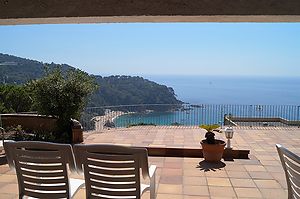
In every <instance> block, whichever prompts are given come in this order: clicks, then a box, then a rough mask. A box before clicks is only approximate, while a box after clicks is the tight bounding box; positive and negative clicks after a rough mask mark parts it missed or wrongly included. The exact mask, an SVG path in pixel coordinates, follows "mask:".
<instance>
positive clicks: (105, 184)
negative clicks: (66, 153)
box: [74, 144, 149, 199]
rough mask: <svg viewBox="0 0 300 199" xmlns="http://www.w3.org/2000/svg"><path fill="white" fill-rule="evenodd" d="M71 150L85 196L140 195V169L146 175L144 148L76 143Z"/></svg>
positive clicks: (146, 159)
mask: <svg viewBox="0 0 300 199" xmlns="http://www.w3.org/2000/svg"><path fill="white" fill-rule="evenodd" d="M74 153H75V159H76V164H77V169H78V170H79V171H84V176H85V186H86V197H87V198H97V197H100V198H136V199H138V198H140V168H141V169H142V174H143V176H144V177H146V176H149V173H148V172H149V171H148V153H147V149H144V148H130V147H124V146H116V145H97V144H95V145H82V144H78V145H74Z"/></svg>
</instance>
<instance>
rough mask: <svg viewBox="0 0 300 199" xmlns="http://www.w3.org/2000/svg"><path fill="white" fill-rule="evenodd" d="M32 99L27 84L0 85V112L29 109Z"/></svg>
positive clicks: (16, 111)
mask: <svg viewBox="0 0 300 199" xmlns="http://www.w3.org/2000/svg"><path fill="white" fill-rule="evenodd" d="M31 106H32V99H31V97H30V93H29V91H28V88H27V86H23V85H0V113H18V112H27V111H30V110H31Z"/></svg>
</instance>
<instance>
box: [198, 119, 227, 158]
mask: <svg viewBox="0 0 300 199" xmlns="http://www.w3.org/2000/svg"><path fill="white" fill-rule="evenodd" d="M219 127H220V126H219V125H217V124H212V125H200V128H203V129H205V130H206V131H207V132H206V134H205V138H206V139H204V140H202V141H201V142H200V143H201V146H202V150H203V151H202V153H203V157H204V159H205V160H206V161H208V162H219V161H220V160H221V159H222V156H223V152H224V148H225V142H224V141H223V140H217V139H215V133H214V132H213V131H216V129H217V128H219Z"/></svg>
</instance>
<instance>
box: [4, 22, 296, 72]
mask: <svg viewBox="0 0 300 199" xmlns="http://www.w3.org/2000/svg"><path fill="white" fill-rule="evenodd" d="M0 52H2V53H7V54H12V55H16V56H20V57H25V58H30V59H35V60H38V61H43V62H55V63H67V64H70V65H72V66H75V67H78V68H80V69H83V70H84V71H87V72H89V73H93V74H99V75H107V74H129V75H155V74H161V75H166V74H169V75H170V74H172V75H183V74H184V75H270V76H300V23H170V24H168V23H160V24H155V23H144V24H142V23H128V24H75V25H74V24H73V25H28V26H27V25H26V26H25V25H22V26H0Z"/></svg>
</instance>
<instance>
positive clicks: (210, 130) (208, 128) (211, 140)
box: [200, 124, 220, 144]
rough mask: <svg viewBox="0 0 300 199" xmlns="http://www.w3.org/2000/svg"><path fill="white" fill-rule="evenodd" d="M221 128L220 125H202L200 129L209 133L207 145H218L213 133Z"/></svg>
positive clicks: (207, 134) (206, 136) (206, 135)
mask: <svg viewBox="0 0 300 199" xmlns="http://www.w3.org/2000/svg"><path fill="white" fill-rule="evenodd" d="M219 127H220V125H218V124H207V125H205V124H202V125H200V128H203V129H205V130H206V131H207V132H206V134H205V138H206V143H208V144H215V143H216V139H215V134H214V133H213V131H214V130H215V129H217V128H219Z"/></svg>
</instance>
